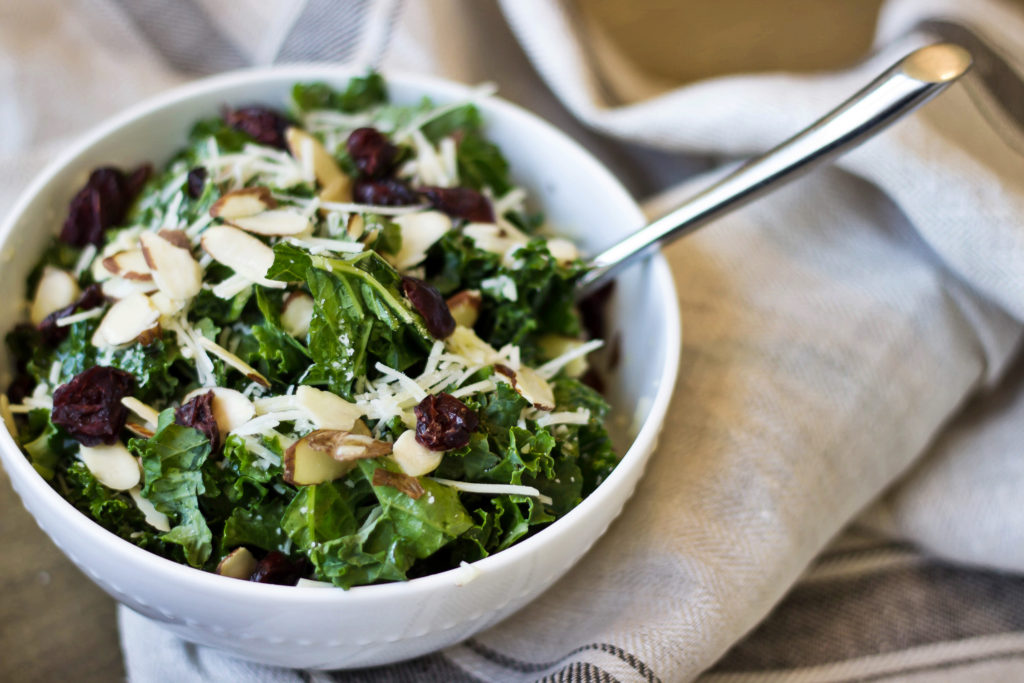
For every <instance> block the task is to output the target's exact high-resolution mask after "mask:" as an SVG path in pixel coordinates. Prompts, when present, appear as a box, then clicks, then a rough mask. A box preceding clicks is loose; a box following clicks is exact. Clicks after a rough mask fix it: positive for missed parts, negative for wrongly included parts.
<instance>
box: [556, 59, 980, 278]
mask: <svg viewBox="0 0 1024 683" xmlns="http://www.w3.org/2000/svg"><path fill="white" fill-rule="evenodd" d="M971 61H972V60H971V55H970V53H968V52H967V50H965V49H964V48H962V47H960V46H959V45H953V44H951V43H938V44H935V45H929V46H928V47H923V48H921V49H919V50H915V51H914V52H911V53H910V54H909V55H907V56H906V57H904V58H903V59H901V60H900V61H899V62H897V63H896V64H894V65H893V66H892V67H890V68H889V69H887V70H886V71H885V73H883V74H882V75H881V76H879V77H878V78H876V79H875V80H874V81H873V82H872V83H870V84H869V85H868V86H867V87H865V88H864V89H863V90H861V91H860V92H858V93H856V94H855V95H854V96H853V97H851V98H850V99H848V100H846V101H845V102H843V103H842V104H840V105H839V106H838V107H836V108H835V109H834V110H832V112H830V113H829V114H827V115H825V117H823V118H821V119H819V120H818V121H816V122H815V123H813V124H811V125H810V126H809V127H808V128H805V129H804V130H803V131H801V132H799V133H797V134H796V135H794V136H793V137H791V138H790V139H788V140H786V141H785V142H783V143H782V144H780V145H779V146H777V147H775V148H774V149H772V150H770V151H769V152H766V153H765V154H763V155H761V156H759V157H755V158H753V159H751V160H750V161H747V162H746V163H745V164H743V165H742V166H741V167H740V168H738V169H737V170H736V171H734V172H732V173H730V174H729V175H728V176H726V177H725V178H723V179H722V180H719V181H718V182H716V183H715V184H713V185H711V186H710V187H709V188H707V189H706V190H704V191H703V192H700V193H699V194H697V195H695V196H694V197H692V198H691V199H689V200H688V201H686V202H684V203H683V205H682V206H680V207H679V208H677V209H675V210H674V211H672V212H670V213H668V214H666V215H665V216H663V217H661V218H659V219H657V220H656V221H654V222H653V223H649V224H648V225H647V226H645V227H643V228H640V229H639V230H637V231H636V232H634V233H633V234H631V235H629V236H628V237H626V238H625V239H624V240H622V241H621V242H619V243H617V244H615V245H613V246H611V247H609V248H608V249H605V250H604V251H602V252H601V253H600V254H598V255H597V256H595V257H594V258H593V259H592V260H591V261H590V264H589V265H590V270H589V271H588V272H587V274H586V275H584V276H583V277H582V278H581V279H580V281H579V283H578V284H577V290H576V291H577V297H578V298H583V297H585V296H587V295H588V294H591V293H593V292H594V291H595V290H597V289H599V288H600V287H601V286H602V285H604V284H606V283H607V282H608V281H609V280H610V279H612V277H614V275H615V274H616V273H618V271H619V270H620V269H621V268H623V267H624V266H626V265H628V264H630V263H633V262H634V261H636V260H637V259H639V258H642V257H646V256H649V255H650V254H652V253H653V252H654V251H655V249H656V248H657V247H658V246H660V245H662V244H667V243H669V242H672V241H673V240H677V239H679V238H680V237H682V236H684V235H688V234H690V233H691V232H693V231H694V230H696V229H697V228H699V227H701V226H703V225H705V224H707V223H709V222H711V221H713V220H714V219H716V218H718V217H719V216H722V215H723V214H726V213H729V212H730V211H732V210H733V209H735V208H737V207H739V206H742V205H744V204H746V203H747V202H749V201H751V200H753V199H756V198H757V197H760V196H761V195H763V194H767V193H768V192H771V191H772V190H774V189H776V188H778V187H780V186H781V185H783V184H785V183H786V182H787V181H789V180H792V179H793V178H796V177H797V176H799V175H801V174H802V173H805V172H807V171H809V170H811V169H813V168H816V167H817V166H820V165H821V164H823V163H825V162H826V161H830V160H832V159H834V158H836V157H838V156H839V155H841V154H843V153H844V152H846V151H848V150H851V149H853V148H854V147H856V146H857V145H859V144H860V143H862V142H864V141H866V140H868V139H869V138H871V137H873V136H874V135H875V134H876V133H879V132H881V131H882V130H884V129H885V128H886V127H888V126H889V125H890V124H892V123H894V122H895V121H897V120H898V119H900V118H901V117H902V116H904V115H905V114H908V113H910V112H912V111H913V110H915V109H917V108H918V107H919V106H921V105H922V104H924V103H925V102H927V101H928V100H930V99H932V98H933V97H935V96H936V95H938V94H939V93H941V92H942V91H943V90H945V89H946V88H947V87H948V86H949V85H950V84H951V83H953V82H954V81H956V80H957V79H958V78H960V77H961V76H963V75H964V74H965V73H967V71H968V69H970V68H971Z"/></svg>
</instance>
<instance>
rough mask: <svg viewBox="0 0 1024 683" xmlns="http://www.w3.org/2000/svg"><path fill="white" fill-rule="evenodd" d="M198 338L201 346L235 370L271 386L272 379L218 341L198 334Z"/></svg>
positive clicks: (263, 384)
mask: <svg viewBox="0 0 1024 683" xmlns="http://www.w3.org/2000/svg"><path fill="white" fill-rule="evenodd" d="M196 340H197V341H198V342H199V345H200V346H201V347H203V348H204V349H206V350H207V351H209V352H210V353H212V354H213V355H215V356H217V357H218V358H220V359H221V360H222V361H224V362H225V363H226V364H227V365H229V366H230V367H233V368H234V369H235V370H238V371H239V372H240V373H242V374H243V375H245V376H246V377H248V378H249V379H251V380H252V381H253V382H256V383H257V384H259V385H262V386H263V387H265V388H267V389H269V388H270V380H268V379H267V378H266V377H264V376H263V375H261V374H260V373H259V372H258V371H257V370H256V368H254V367H253V366H251V365H249V364H248V363H246V362H245V361H244V360H242V359H241V358H239V357H238V356H236V355H235V354H233V353H231V352H230V351H228V350H227V349H225V348H224V347H223V346H221V345H220V344H218V343H217V342H215V341H212V340H210V339H207V338H206V337H204V336H202V335H197V337H196Z"/></svg>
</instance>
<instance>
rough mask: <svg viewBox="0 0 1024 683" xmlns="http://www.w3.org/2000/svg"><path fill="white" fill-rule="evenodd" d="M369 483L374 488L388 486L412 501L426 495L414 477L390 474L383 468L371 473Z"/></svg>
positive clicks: (390, 472) (400, 473)
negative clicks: (371, 476) (371, 477)
mask: <svg viewBox="0 0 1024 683" xmlns="http://www.w3.org/2000/svg"><path fill="white" fill-rule="evenodd" d="M370 483H372V484H373V485H374V486H390V487H392V488H395V489H398V490H399V491H401V492H402V493H404V494H405V495H407V496H409V497H410V498H412V499H413V500H417V499H419V498H420V497H422V496H423V494H424V493H426V490H425V489H424V488H423V484H421V483H420V481H419V479H417V478H416V477H410V476H409V475H408V474H403V473H402V472H392V471H391V470H388V469H384V468H383V467H378V468H377V469H375V470H374V471H373V479H372V480H371V481H370Z"/></svg>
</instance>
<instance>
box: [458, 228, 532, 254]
mask: <svg viewBox="0 0 1024 683" xmlns="http://www.w3.org/2000/svg"><path fill="white" fill-rule="evenodd" d="M462 234H463V235H465V236H467V237H470V238H472V240H473V242H474V243H475V244H476V246H477V248H479V249H483V250H484V251H490V252H493V253H495V254H501V255H502V256H504V255H505V254H507V253H509V252H510V251H512V250H513V249H518V248H519V247H521V246H523V245H524V244H526V243H527V242H529V241H530V240H529V238H528V237H527V236H526V235H524V234H523V233H521V232H520V231H519V230H516V229H515V228H513V227H512V226H509V225H500V226H499V225H496V224H494V223H470V224H468V225H466V226H464V227H463V228H462Z"/></svg>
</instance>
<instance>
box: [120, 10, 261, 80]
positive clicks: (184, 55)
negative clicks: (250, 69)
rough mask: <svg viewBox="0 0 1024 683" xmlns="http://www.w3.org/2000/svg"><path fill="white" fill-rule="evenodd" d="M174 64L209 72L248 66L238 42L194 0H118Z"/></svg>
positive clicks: (184, 69)
mask: <svg viewBox="0 0 1024 683" xmlns="http://www.w3.org/2000/svg"><path fill="white" fill-rule="evenodd" d="M114 1H115V3H116V4H117V6H118V7H120V8H121V11H122V12H124V14H125V16H127V17H128V18H129V19H130V20H131V22H132V23H133V24H135V26H136V27H137V28H138V29H139V32H140V33H142V35H143V36H144V37H145V38H146V40H148V41H149V43H150V44H151V45H152V46H153V48H154V49H155V50H156V51H157V52H158V53H159V54H160V56H161V57H163V58H164V60H166V61H167V63H168V64H169V65H171V67H173V68H175V69H177V70H178V71H182V72H184V73H189V74H209V73H215V72H218V71H226V70H228V69H238V68H241V67H243V66H248V60H246V58H245V57H244V56H243V55H242V53H241V52H240V51H239V50H238V48H237V47H236V46H235V44H234V43H232V42H231V40H230V39H229V38H228V37H227V36H225V35H224V34H223V33H221V32H220V31H218V30H217V28H216V26H215V25H214V23H213V21H212V20H211V19H210V17H209V15H208V14H207V13H206V12H205V11H204V10H203V8H202V7H200V6H199V5H197V4H196V3H195V2H193V0H174V1H173V2H167V1H166V0H114Z"/></svg>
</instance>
